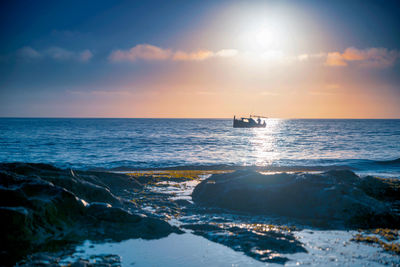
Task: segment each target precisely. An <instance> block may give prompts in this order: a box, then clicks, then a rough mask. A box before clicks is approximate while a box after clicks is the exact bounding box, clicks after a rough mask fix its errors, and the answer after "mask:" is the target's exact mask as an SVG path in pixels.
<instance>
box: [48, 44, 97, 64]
mask: <svg viewBox="0 0 400 267" xmlns="http://www.w3.org/2000/svg"><path fill="white" fill-rule="evenodd" d="M45 54H46V55H47V56H48V57H50V58H52V59H55V60H59V61H66V60H74V61H81V62H88V61H90V59H91V58H92V57H93V53H92V52H91V51H90V50H88V49H86V50H83V51H82V52H75V51H70V50H66V49H64V48H61V47H56V46H54V47H50V48H48V49H47V50H45Z"/></svg>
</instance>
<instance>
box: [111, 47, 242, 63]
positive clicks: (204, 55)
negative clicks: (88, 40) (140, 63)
mask: <svg viewBox="0 0 400 267" xmlns="http://www.w3.org/2000/svg"><path fill="white" fill-rule="evenodd" d="M237 54H238V51H237V50H235V49H222V50H219V51H217V52H213V51H210V50H207V49H202V50H198V51H194V52H187V51H181V50H178V51H172V50H171V49H164V48H161V47H158V46H154V45H150V44H138V45H136V46H134V47H132V48H130V49H129V50H120V49H118V50H114V51H112V52H111V54H110V56H109V57H108V58H109V60H110V61H112V62H123V61H130V62H134V61H137V60H148V61H155V60H158V61H161V60H173V61H202V60H206V59H209V58H212V57H233V56H236V55H237Z"/></svg>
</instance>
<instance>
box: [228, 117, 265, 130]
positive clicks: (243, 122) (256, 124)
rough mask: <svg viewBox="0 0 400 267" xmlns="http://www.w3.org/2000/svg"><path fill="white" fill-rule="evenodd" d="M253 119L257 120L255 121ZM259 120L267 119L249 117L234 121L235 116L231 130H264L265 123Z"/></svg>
mask: <svg viewBox="0 0 400 267" xmlns="http://www.w3.org/2000/svg"><path fill="white" fill-rule="evenodd" d="M254 118H257V120H255V119H254ZM261 118H263V119H266V118H267V117H265V116H258V115H250V116H249V117H242V118H240V119H236V116H233V128H265V127H266V126H267V123H266V122H265V120H262V119H261Z"/></svg>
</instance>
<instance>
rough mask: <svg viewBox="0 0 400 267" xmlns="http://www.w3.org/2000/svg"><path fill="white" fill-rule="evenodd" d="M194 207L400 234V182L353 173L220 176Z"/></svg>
mask: <svg viewBox="0 0 400 267" xmlns="http://www.w3.org/2000/svg"><path fill="white" fill-rule="evenodd" d="M192 198H193V201H194V202H195V203H197V204H201V205H204V206H210V207H219V208H225V209H231V210H235V211H240V212H247V213H253V214H266V215H280V216H287V217H290V218H294V219H296V220H299V221H301V222H302V223H306V224H310V225H313V226H319V227H324V228H377V227H386V228H398V227H399V226H400V216H399V213H398V210H397V208H398V203H399V201H400V181H398V180H393V179H380V178H376V177H371V176H368V177H364V178H361V177H359V176H357V175H355V174H354V173H353V172H351V171H347V170H340V171H328V172H325V173H322V174H307V173H300V174H286V173H283V174H273V175H263V174H260V173H258V172H255V171H236V172H234V173H226V174H215V175H213V176H211V177H210V178H209V179H207V180H204V181H202V182H201V183H200V184H199V185H198V186H197V187H196V188H195V189H194V191H193V193H192Z"/></svg>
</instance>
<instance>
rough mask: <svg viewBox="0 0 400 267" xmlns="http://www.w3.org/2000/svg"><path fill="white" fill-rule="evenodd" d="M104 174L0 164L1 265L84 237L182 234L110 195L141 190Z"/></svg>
mask: <svg viewBox="0 0 400 267" xmlns="http://www.w3.org/2000/svg"><path fill="white" fill-rule="evenodd" d="M106 176H107V173H102V174H98V176H97V175H96V173H92V172H91V173H85V172H79V174H76V173H74V172H71V171H68V170H61V169H57V168H54V167H52V166H50V165H45V164H22V163H18V164H0V216H1V218H2V222H3V223H2V225H3V227H1V228H0V234H1V237H2V240H1V244H0V251H1V252H0V262H1V263H2V264H5V265H13V264H15V262H16V261H17V260H19V259H21V258H22V257H23V256H24V255H27V254H28V253H32V252H35V251H39V250H47V249H49V248H51V249H55V248H57V247H59V248H60V249H61V248H63V247H64V246H65V244H67V243H76V242H81V241H83V240H86V239H90V240H96V241H102V240H114V241H121V240H125V239H128V238H144V239H153V238H161V237H165V236H167V235H169V234H170V233H172V232H175V233H179V232H180V230H178V229H177V228H176V227H172V226H171V225H169V224H168V223H167V222H165V221H163V220H160V219H157V218H150V217H145V216H143V215H138V214H134V213H133V212H134V211H136V209H135V206H134V205H133V204H131V202H129V201H128V200H125V199H123V198H121V197H119V196H116V195H114V193H122V192H126V191H125V190H126V189H129V187H127V186H130V185H132V186H133V187H132V190H133V189H138V188H141V185H140V184H139V183H138V182H136V181H135V180H134V179H132V178H131V177H128V176H120V175H111V176H112V178H115V179H116V181H112V182H110V181H111V180H112V179H108V178H106ZM99 177H100V178H99ZM97 178H98V179H97ZM123 178H125V179H126V181H125V182H124V181H123ZM107 182H110V184H107ZM119 186H121V187H123V188H118V187H119ZM113 192H114V193H113Z"/></svg>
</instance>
